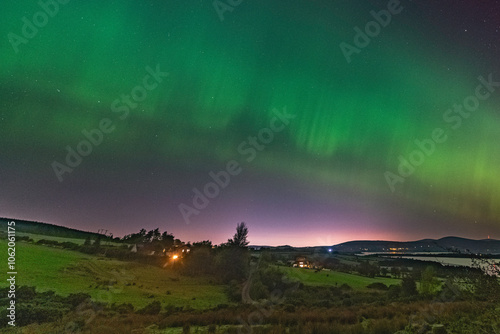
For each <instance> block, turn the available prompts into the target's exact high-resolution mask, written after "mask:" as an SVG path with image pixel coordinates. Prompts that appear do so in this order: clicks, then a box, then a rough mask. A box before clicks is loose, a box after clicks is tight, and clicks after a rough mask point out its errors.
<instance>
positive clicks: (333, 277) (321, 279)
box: [280, 267, 401, 290]
mask: <svg viewBox="0 0 500 334" xmlns="http://www.w3.org/2000/svg"><path fill="white" fill-rule="evenodd" d="M280 269H281V270H283V271H284V272H285V273H286V274H287V275H288V277H290V278H291V279H294V280H298V281H300V282H301V283H303V284H304V285H312V286H335V285H338V286H341V285H342V284H348V285H349V286H350V287H351V288H353V289H355V290H368V288H367V287H366V286H367V285H369V284H371V283H384V284H385V285H387V286H389V285H393V284H394V285H397V284H399V283H400V282H401V280H399V279H395V278H385V277H375V278H369V277H365V276H359V275H353V274H347V273H343V272H338V271H331V270H321V271H319V272H315V271H314V270H312V269H303V268H291V267H280Z"/></svg>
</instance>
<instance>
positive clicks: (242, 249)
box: [215, 222, 250, 282]
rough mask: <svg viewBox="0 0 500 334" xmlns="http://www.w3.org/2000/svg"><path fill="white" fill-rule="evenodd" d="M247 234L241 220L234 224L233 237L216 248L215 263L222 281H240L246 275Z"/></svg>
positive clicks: (247, 258)
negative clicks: (219, 247)
mask: <svg viewBox="0 0 500 334" xmlns="http://www.w3.org/2000/svg"><path fill="white" fill-rule="evenodd" d="M247 236H248V228H247V227H246V225H245V223H243V222H242V223H241V224H238V225H237V226H236V234H235V235H234V236H233V239H228V241H227V243H226V244H223V245H222V246H226V247H222V249H219V250H218V253H217V255H216V257H215V264H216V268H217V270H218V272H220V274H221V278H222V280H223V281H224V282H229V281H231V280H236V281H240V280H242V279H244V278H245V277H246V276H247V274H248V270H249V262H250V255H249V252H248V249H247V246H248V240H247Z"/></svg>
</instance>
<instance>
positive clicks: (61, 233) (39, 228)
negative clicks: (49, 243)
mask: <svg viewBox="0 0 500 334" xmlns="http://www.w3.org/2000/svg"><path fill="white" fill-rule="evenodd" d="M9 221H15V222H16V226H15V228H16V232H24V233H33V234H42V235H49V236H53V237H63V238H75V239H86V238H87V237H90V238H92V239H95V238H96V237H98V236H99V237H101V238H103V237H104V238H105V236H103V235H102V234H98V233H94V232H86V231H80V230H77V229H74V228H69V227H64V226H59V225H53V224H46V223H40V222H34V221H27V220H19V219H11V218H0V225H1V226H7V223H8V222H9ZM1 231H7V227H2V229H1Z"/></svg>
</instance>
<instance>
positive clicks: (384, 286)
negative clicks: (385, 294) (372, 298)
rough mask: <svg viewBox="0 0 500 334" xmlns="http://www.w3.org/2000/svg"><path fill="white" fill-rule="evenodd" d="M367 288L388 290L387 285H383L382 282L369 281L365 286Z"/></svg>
mask: <svg viewBox="0 0 500 334" xmlns="http://www.w3.org/2000/svg"><path fill="white" fill-rule="evenodd" d="M366 287H367V288H368V289H375V290H384V291H386V290H388V289H389V287H387V285H385V284H384V283H371V284H368V285H367V286H366Z"/></svg>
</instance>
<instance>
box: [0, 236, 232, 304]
mask: <svg viewBox="0 0 500 334" xmlns="http://www.w3.org/2000/svg"><path fill="white" fill-rule="evenodd" d="M0 261H1V263H3V265H2V266H1V267H3V268H4V272H5V273H6V272H7V242H6V240H0ZM16 270H17V273H18V274H17V282H16V283H17V286H20V285H30V286H35V287H36V288H37V290H39V291H47V290H53V291H55V292H56V293H58V294H61V295H68V294H70V293H77V292H85V293H88V294H90V295H91V297H92V298H93V299H94V300H96V301H102V302H107V303H131V304H132V305H134V306H135V307H143V306H145V305H146V304H149V303H151V302H152V301H155V300H158V301H160V302H161V303H162V304H163V305H168V304H170V305H175V306H189V307H192V308H195V309H203V308H210V307H214V306H217V305H218V304H222V303H227V302H228V301H227V297H226V295H225V293H224V291H223V289H224V288H223V286H221V285H214V284H210V283H209V282H208V281H207V280H205V279H198V278H191V277H185V276H180V275H179V274H178V273H177V272H176V271H175V270H173V269H162V268H159V267H155V266H150V265H145V264H141V263H138V262H124V261H118V260H113V259H109V258H105V257H97V256H91V255H86V254H83V253H79V252H75V251H70V250H66V249H59V248H55V247H49V246H43V245H34V244H30V243H26V242H18V243H17V244H16ZM5 286H7V281H6V280H5V279H3V280H1V281H0V287H5Z"/></svg>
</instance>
